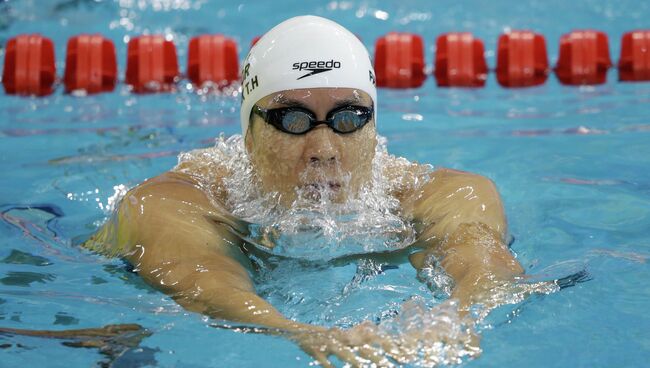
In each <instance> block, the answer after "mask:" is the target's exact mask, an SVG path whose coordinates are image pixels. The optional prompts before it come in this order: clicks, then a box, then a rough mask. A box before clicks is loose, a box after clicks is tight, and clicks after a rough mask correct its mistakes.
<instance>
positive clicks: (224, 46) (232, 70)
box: [187, 35, 239, 88]
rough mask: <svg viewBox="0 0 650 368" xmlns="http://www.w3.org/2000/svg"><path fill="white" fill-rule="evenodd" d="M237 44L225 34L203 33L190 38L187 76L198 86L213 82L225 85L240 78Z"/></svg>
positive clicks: (219, 85) (221, 85)
mask: <svg viewBox="0 0 650 368" xmlns="http://www.w3.org/2000/svg"><path fill="white" fill-rule="evenodd" d="M238 64H239V59H238V57H237V44H236V43H235V41H234V40H232V39H230V38H227V37H225V36H223V35H202V36H198V37H194V38H192V40H190V46H189V52H188V54H187V77H188V79H189V80H190V81H191V82H192V83H193V84H194V85H195V86H198V87H201V86H202V85H203V84H204V83H213V84H215V85H217V86H218V87H220V88H221V87H224V86H227V85H229V84H231V83H232V82H234V81H236V80H238V79H239V65H238Z"/></svg>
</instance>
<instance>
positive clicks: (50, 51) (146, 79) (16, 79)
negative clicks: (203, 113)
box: [2, 30, 650, 96]
mask: <svg viewBox="0 0 650 368" xmlns="http://www.w3.org/2000/svg"><path fill="white" fill-rule="evenodd" d="M258 39H259V37H256V38H255V39H253V40H252V42H251V47H252V46H253V45H254V44H255V42H256V41H257V40H258ZM424 54H425V52H424V41H423V39H422V37H421V36H419V35H417V34H414V33H404V32H399V33H398V32H390V33H388V34H387V35H384V36H382V37H380V38H378V39H377V41H376V42H375V55H374V56H375V57H374V66H375V72H376V78H377V86H378V87H382V88H418V87H420V86H422V84H423V83H424V82H425V80H426V78H427V75H426V74H427V71H426V64H425V58H424ZM484 54H485V47H484V44H483V41H481V40H480V39H478V38H476V37H474V36H473V35H472V34H471V33H469V32H451V33H445V34H442V35H440V36H439V37H438V38H437V39H436V51H435V55H434V68H433V77H434V78H435V80H436V84H437V85H438V86H440V87H470V88H476V87H483V86H484V85H485V83H486V80H487V74H488V72H489V71H490V70H488V67H487V63H486V60H485V56H484ZM115 55H116V53H115V45H114V44H113V42H112V41H111V40H109V39H107V38H105V37H103V36H101V35H85V34H84V35H78V36H75V37H72V38H71V39H69V40H68V44H67V49H66V58H65V71H64V75H63V79H62V82H63V84H64V90H65V92H66V93H74V92H75V91H83V93H86V94H92V93H101V92H110V91H113V90H114V89H115V86H116V84H117V79H118V77H117V59H116V56H115ZM612 67H614V64H613V63H612V61H611V59H610V56H609V45H608V39H607V35H606V34H605V33H603V32H599V31H595V30H576V31H572V32H570V33H567V34H565V35H563V36H562V37H561V38H560V49H559V57H558V61H557V65H556V66H555V67H553V68H552V67H551V66H549V62H548V56H547V51H546V41H545V39H544V36H542V35H541V34H538V33H535V32H532V31H526V30H514V31H510V32H508V33H504V34H502V35H500V36H499V39H498V41H497V65H496V68H495V69H494V70H492V71H493V72H495V73H496V79H497V82H498V83H499V84H500V85H501V86H503V87H506V88H521V87H531V86H537V85H541V84H543V83H545V82H546V80H547V79H548V76H549V75H550V74H551V73H552V72H554V73H555V75H556V76H557V78H558V80H559V82H560V83H561V84H565V85H573V86H577V85H598V84H602V83H605V82H606V79H607V71H608V69H609V68H612ZM615 67H617V68H618V79H619V81H624V82H639V81H650V30H635V31H630V32H627V33H625V34H624V35H623V36H622V38H621V54H620V58H619V61H618V64H616V66H615ZM182 78H186V79H188V80H189V81H190V82H191V83H192V84H193V85H194V86H195V87H197V88H204V87H206V86H207V87H211V88H216V89H222V88H224V87H226V86H229V85H231V84H233V83H234V82H236V81H237V80H239V58H238V52H237V43H236V42H235V41H234V40H233V39H231V38H229V37H226V36H224V35H219V34H216V35H200V36H197V37H194V38H192V39H191V40H190V42H189V45H188V59H187V70H186V73H185V74H184V75H182V74H181V72H180V70H179V67H178V58H177V53H176V46H175V45H174V43H173V41H170V40H167V39H166V38H165V37H164V36H162V35H145V36H139V37H136V38H133V39H131V40H130V41H129V43H128V46H127V63H126V72H125V83H126V84H128V85H130V86H131V87H132V90H133V92H135V93H154V92H168V91H173V90H175V88H176V85H177V83H178V82H179V81H180V80H181V79H182ZM56 81H57V78H56V67H55V57H54V44H53V42H52V40H50V39H49V38H47V37H44V36H42V35H39V34H22V35H18V36H16V37H13V38H11V39H10V40H9V41H8V42H7V45H6V51H5V61H4V69H3V72H2V84H3V86H4V89H5V92H6V93H7V94H17V95H35V96H45V95H48V94H51V93H53V92H54V88H55V85H56V83H55V82H56Z"/></svg>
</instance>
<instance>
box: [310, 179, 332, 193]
mask: <svg viewBox="0 0 650 368" xmlns="http://www.w3.org/2000/svg"><path fill="white" fill-rule="evenodd" d="M303 188H305V189H307V190H308V191H312V192H320V191H322V190H324V189H328V190H330V191H333V192H337V191H339V190H341V183H339V182H335V181H328V182H325V183H309V184H305V185H303Z"/></svg>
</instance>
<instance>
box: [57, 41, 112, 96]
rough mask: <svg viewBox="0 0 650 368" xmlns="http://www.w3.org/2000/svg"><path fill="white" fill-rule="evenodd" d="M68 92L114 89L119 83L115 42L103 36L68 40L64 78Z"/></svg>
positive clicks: (108, 90) (98, 91)
mask: <svg viewBox="0 0 650 368" xmlns="http://www.w3.org/2000/svg"><path fill="white" fill-rule="evenodd" d="M63 81H64V84H65V91H66V92H67V93H70V92H72V91H76V90H83V91H85V92H86V93H100V92H110V91H112V90H113V89H115V83H116V82H117V59H116V57H115V45H114V44H113V42H112V41H110V40H108V39H106V38H104V37H103V36H101V35H79V36H75V37H73V38H71V39H69V40H68V47H67V51H66V57H65V73H64V77H63Z"/></svg>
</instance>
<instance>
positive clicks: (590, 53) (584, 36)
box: [555, 30, 612, 85]
mask: <svg viewBox="0 0 650 368" xmlns="http://www.w3.org/2000/svg"><path fill="white" fill-rule="evenodd" d="M611 66H612V61H611V60H610V58H609V46H608V42H607V36H606V35H605V34H604V33H603V32H599V31H592V30H585V31H573V32H571V33H568V34H565V35H563V36H562V37H561V38H560V56H559V58H558V61H557V66H556V68H555V74H556V75H557V78H558V79H559V80H560V83H562V84H568V85H594V84H603V83H605V81H606V80H607V69H609V68H610V67H611Z"/></svg>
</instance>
